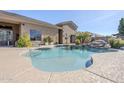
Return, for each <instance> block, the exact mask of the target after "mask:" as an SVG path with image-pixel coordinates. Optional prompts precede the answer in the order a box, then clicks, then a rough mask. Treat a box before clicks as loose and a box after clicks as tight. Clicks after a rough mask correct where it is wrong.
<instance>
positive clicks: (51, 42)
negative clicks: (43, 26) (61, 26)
mask: <svg viewBox="0 0 124 93" xmlns="http://www.w3.org/2000/svg"><path fill="white" fill-rule="evenodd" d="M47 38H48V43H49V44H50V45H52V44H53V39H52V38H51V37H50V36H48V37H47Z"/></svg>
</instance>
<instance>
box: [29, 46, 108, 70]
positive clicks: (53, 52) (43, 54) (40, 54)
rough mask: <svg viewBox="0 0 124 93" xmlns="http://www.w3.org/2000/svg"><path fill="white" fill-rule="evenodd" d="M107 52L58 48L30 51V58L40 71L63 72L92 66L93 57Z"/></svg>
mask: <svg viewBox="0 0 124 93" xmlns="http://www.w3.org/2000/svg"><path fill="white" fill-rule="evenodd" d="M105 51H108V50H100V49H96V50H95V49H86V48H81V49H71V48H67V47H56V48H51V49H49V48H45V49H37V50H30V53H28V56H29V57H30V58H31V60H32V65H33V66H34V67H35V68H37V69H39V70H42V71H48V72H63V71H73V70H78V69H81V68H86V67H89V66H90V65H91V64H92V62H91V56H92V55H93V54H94V53H101V52H105Z"/></svg>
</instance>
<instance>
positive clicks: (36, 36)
mask: <svg viewBox="0 0 124 93" xmlns="http://www.w3.org/2000/svg"><path fill="white" fill-rule="evenodd" d="M30 39H31V40H32V41H41V31H37V30H30Z"/></svg>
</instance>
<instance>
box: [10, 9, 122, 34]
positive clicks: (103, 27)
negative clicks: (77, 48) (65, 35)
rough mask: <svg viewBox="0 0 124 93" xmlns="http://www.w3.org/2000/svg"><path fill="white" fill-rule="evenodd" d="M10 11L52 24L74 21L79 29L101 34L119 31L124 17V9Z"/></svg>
mask: <svg viewBox="0 0 124 93" xmlns="http://www.w3.org/2000/svg"><path fill="white" fill-rule="evenodd" d="M8 12H12V13H17V14H21V15H24V16H27V17H31V18H34V19H38V20H41V21H45V22H49V23H52V24H57V23H59V22H63V21H73V22H74V23H75V24H76V25H77V26H78V29H77V30H78V31H81V32H84V31H89V32H92V33H97V34H101V35H111V34H115V33H117V32H118V25H119V20H120V19H121V18H124V11H123V10H116V11H114V10H113V11H112V10H9V11H8Z"/></svg>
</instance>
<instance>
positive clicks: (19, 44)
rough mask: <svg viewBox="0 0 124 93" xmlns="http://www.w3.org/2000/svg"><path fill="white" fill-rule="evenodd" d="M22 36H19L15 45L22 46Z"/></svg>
mask: <svg viewBox="0 0 124 93" xmlns="http://www.w3.org/2000/svg"><path fill="white" fill-rule="evenodd" d="M24 45H25V44H24V38H23V37H21V36H20V37H19V40H18V41H17V47H24Z"/></svg>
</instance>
